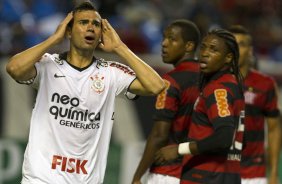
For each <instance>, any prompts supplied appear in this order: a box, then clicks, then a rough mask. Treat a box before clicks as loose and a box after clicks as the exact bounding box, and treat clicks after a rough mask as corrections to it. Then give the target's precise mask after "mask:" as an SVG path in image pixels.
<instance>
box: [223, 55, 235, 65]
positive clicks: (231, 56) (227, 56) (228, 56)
mask: <svg viewBox="0 0 282 184" xmlns="http://www.w3.org/2000/svg"><path fill="white" fill-rule="evenodd" d="M232 59H233V54H232V53H228V54H227V55H226V57H225V63H226V64H230V63H231V62H232Z"/></svg>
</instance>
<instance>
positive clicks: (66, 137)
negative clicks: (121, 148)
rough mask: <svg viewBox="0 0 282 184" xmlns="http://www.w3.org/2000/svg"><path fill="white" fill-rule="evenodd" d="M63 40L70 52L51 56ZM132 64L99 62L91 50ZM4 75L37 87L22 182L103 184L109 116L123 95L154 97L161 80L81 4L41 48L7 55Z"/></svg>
mask: <svg viewBox="0 0 282 184" xmlns="http://www.w3.org/2000/svg"><path fill="white" fill-rule="evenodd" d="M65 35H66V36H67V38H69V40H70V50H69V51H68V52H66V53H64V54H49V53H47V50H48V49H50V48H52V47H53V46H55V45H57V44H58V43H60V42H61V41H62V40H63V39H64V37H65ZM97 46H99V47H100V48H101V49H103V50H104V51H107V52H114V53H116V54H117V55H118V56H120V57H121V58H123V59H124V61H125V63H126V64H127V65H129V67H130V68H129V67H127V66H126V65H122V64H119V63H117V62H110V61H105V60H103V59H97V58H96V57H95V56H94V53H95V52H94V50H95V48H96V47H97ZM7 72H8V73H9V74H10V75H11V76H12V77H13V78H14V79H15V80H16V81H18V82H20V83H25V84H31V85H32V86H34V87H35V88H37V89H38V93H37V98H36V103H35V106H34V109H33V113H32V118H31V124H30V134H29V140H28V145H27V148H26V151H25V155H24V163H23V178H22V184H101V183H103V178H104V173H105V169H106V162H107V154H108V148H109V142H110V136H111V130H112V125H113V118H114V100H115V96H117V95H118V94H119V93H121V92H123V91H129V92H131V93H134V94H137V95H156V94H158V93H159V92H161V91H162V90H163V88H164V82H163V80H162V79H161V77H160V76H159V75H158V74H157V73H156V72H155V71H154V70H153V69H152V68H151V67H149V66H148V65H147V64H145V63H144V62H143V61H142V60H141V59H140V58H138V57H137V56H136V55H135V54H134V53H132V52H131V51H130V49H129V48H128V47H127V46H126V45H125V44H124V43H123V42H122V41H121V40H120V38H119V36H118V35H117V33H116V32H115V30H114V29H113V28H112V27H111V25H110V24H109V23H108V21H107V20H106V19H102V18H101V16H100V15H99V13H98V12H97V11H96V9H95V8H94V6H93V5H92V4H91V3H89V2H83V3H81V4H79V5H78V6H77V7H76V8H75V9H74V11H73V12H72V13H69V14H68V15H67V16H66V18H65V19H64V20H63V21H62V22H61V24H60V25H59V26H58V28H57V30H56V32H55V33H54V34H53V35H51V36H50V37H49V38H48V39H46V40H45V41H43V42H42V43H40V44H38V45H36V46H34V47H32V48H29V49H27V50H25V51H23V52H21V53H19V54H16V55H15V56H13V57H11V58H10V60H9V63H8V64H7Z"/></svg>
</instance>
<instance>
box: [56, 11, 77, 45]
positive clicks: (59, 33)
mask: <svg viewBox="0 0 282 184" xmlns="http://www.w3.org/2000/svg"><path fill="white" fill-rule="evenodd" d="M72 19H73V13H72V12H70V13H68V15H67V16H66V18H65V19H64V20H63V21H62V22H61V23H60V24H59V26H58V27H57V29H56V31H55V33H54V34H53V36H54V37H55V38H56V43H60V42H61V41H63V39H64V38H65V36H66V32H67V26H68V24H69V23H70V21H71V20H72Z"/></svg>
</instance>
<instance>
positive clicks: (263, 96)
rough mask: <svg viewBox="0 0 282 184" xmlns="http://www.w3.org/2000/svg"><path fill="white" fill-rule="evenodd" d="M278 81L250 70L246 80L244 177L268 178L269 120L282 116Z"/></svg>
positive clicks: (242, 171)
mask: <svg viewBox="0 0 282 184" xmlns="http://www.w3.org/2000/svg"><path fill="white" fill-rule="evenodd" d="M275 85H276V84H275V82H274V80H273V79H272V78H271V77H269V76H267V75H265V74H262V73H260V72H258V71H256V70H250V71H249V73H248V75H247V76H246V78H245V81H244V96H245V103H246V118H245V133H244V147H243V152H242V162H241V176H242V178H257V177H266V162H265V147H264V143H265V117H277V116H279V110H278V99H277V93H276V92H275Z"/></svg>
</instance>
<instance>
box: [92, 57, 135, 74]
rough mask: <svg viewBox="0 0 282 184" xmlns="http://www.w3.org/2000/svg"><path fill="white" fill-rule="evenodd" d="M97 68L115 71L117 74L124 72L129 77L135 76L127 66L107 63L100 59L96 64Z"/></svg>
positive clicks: (113, 62) (115, 62) (111, 62)
mask: <svg viewBox="0 0 282 184" xmlns="http://www.w3.org/2000/svg"><path fill="white" fill-rule="evenodd" d="M96 67H97V68H99V69H100V68H107V69H109V70H114V71H116V72H122V73H126V74H129V75H135V73H134V71H133V70H132V69H131V68H130V67H129V66H127V65H125V64H123V63H119V62H117V61H107V60H105V59H102V58H99V59H98V60H97V64H96Z"/></svg>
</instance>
